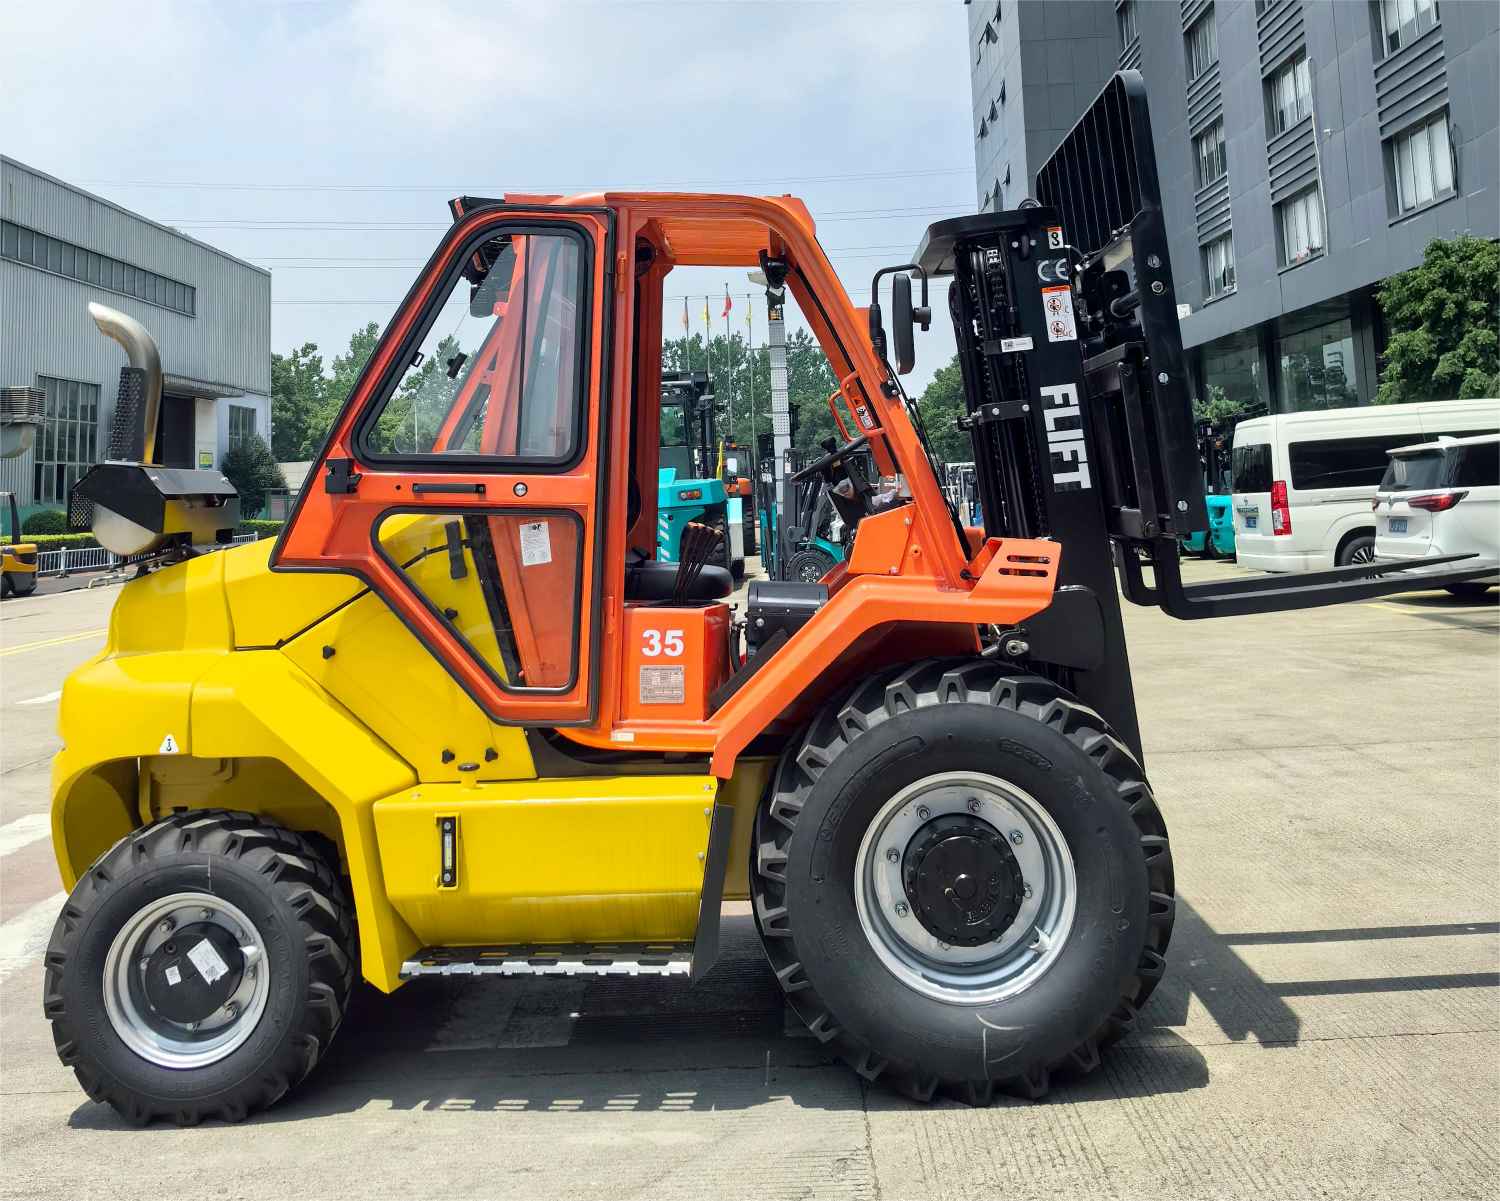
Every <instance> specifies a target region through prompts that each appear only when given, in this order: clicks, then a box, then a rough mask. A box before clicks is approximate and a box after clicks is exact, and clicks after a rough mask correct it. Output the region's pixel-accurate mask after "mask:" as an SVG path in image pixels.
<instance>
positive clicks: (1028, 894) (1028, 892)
mask: <svg viewBox="0 0 1500 1201" xmlns="http://www.w3.org/2000/svg"><path fill="white" fill-rule="evenodd" d="M1024 895H1025V896H1026V897H1028V898H1029V897H1030V896H1031V885H1030V884H1028V885H1027V886H1026V890H1025V894H1024Z"/></svg>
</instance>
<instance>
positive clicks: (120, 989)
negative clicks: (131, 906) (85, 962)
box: [104, 892, 271, 1068]
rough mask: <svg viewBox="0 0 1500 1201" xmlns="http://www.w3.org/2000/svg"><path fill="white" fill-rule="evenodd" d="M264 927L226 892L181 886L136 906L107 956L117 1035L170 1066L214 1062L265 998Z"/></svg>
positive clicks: (254, 1019) (245, 1032) (239, 1038)
mask: <svg viewBox="0 0 1500 1201" xmlns="http://www.w3.org/2000/svg"><path fill="white" fill-rule="evenodd" d="M270 991H271V990H270V977H269V972H268V969H267V964H266V944H265V940H264V939H263V938H262V937H261V935H260V931H258V930H257V929H256V928H255V926H254V925H253V924H252V923H251V922H250V919H249V918H247V917H246V916H245V914H244V913H243V912H242V911H241V910H240V909H239V908H237V907H236V906H234V905H231V904H230V903H229V902H228V901H226V900H224V899H223V898H222V897H216V896H212V895H210V894H208V893H201V892H179V893H173V894H172V895H171V896H167V897H162V898H160V899H159V900H156V901H152V902H151V903H150V904H149V905H146V906H145V907H144V908H142V909H139V910H137V911H136V912H135V913H134V914H132V915H131V917H130V918H129V920H128V921H126V923H125V924H124V925H123V926H122V927H121V928H120V932H119V933H118V934H116V935H115V938H114V941H113V942H112V943H111V944H110V947H109V954H108V956H107V957H106V958H105V962H104V1009H105V1013H106V1014H108V1016H109V1022H110V1025H111V1026H112V1027H114V1031H115V1033H116V1034H118V1035H119V1036H120V1039H121V1041H123V1042H124V1043H125V1045H126V1046H127V1047H129V1048H130V1049H131V1050H132V1051H134V1052H135V1053H136V1054H137V1055H139V1056H140V1057H141V1058H142V1059H146V1060H149V1061H150V1062H151V1063H155V1064H160V1065H161V1066H162V1067H168V1068H200V1067H206V1066H207V1065H209V1064H211V1063H217V1062H218V1061H219V1060H221V1059H223V1058H225V1057H226V1056H227V1055H229V1054H230V1053H232V1052H233V1051H234V1050H235V1048H237V1047H239V1046H240V1045H241V1044H242V1043H244V1041H245V1040H246V1039H247V1038H249V1037H250V1035H251V1033H252V1032H253V1031H254V1030H255V1027H256V1025H257V1023H258V1022H259V1021H260V1019H261V1015H262V1014H263V1013H264V1012H265V1008H266V1000H267V998H268V997H269V996H270Z"/></svg>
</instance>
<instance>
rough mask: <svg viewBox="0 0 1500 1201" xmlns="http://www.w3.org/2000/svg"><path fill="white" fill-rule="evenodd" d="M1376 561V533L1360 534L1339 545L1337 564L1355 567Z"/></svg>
mask: <svg viewBox="0 0 1500 1201" xmlns="http://www.w3.org/2000/svg"><path fill="white" fill-rule="evenodd" d="M1373 562H1375V535H1374V534H1359V535H1356V536H1355V537H1353V538H1350V539H1349V541H1348V542H1346V543H1344V545H1343V546H1341V547H1339V553H1338V561H1337V566H1339V567H1353V566H1355V565H1356V564H1360V563H1373Z"/></svg>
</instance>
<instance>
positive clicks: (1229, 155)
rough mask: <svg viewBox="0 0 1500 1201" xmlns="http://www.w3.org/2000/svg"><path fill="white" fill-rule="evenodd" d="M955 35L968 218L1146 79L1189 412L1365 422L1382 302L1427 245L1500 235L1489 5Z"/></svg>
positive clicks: (1274, 5) (1119, 10) (1308, 10)
mask: <svg viewBox="0 0 1500 1201" xmlns="http://www.w3.org/2000/svg"><path fill="white" fill-rule="evenodd" d="M969 35H970V45H969V56H970V61H971V63H972V64H973V69H972V72H971V77H972V85H973V86H972V92H973V103H974V110H973V120H974V126H973V128H974V139H975V151H974V159H975V164H976V167H977V169H978V173H979V176H978V193H979V201H980V206H981V208H1002V207H1012V208H1013V207H1015V205H1016V204H1018V203H1019V202H1020V201H1021V200H1022V199H1023V198H1024V197H1025V196H1026V195H1027V194H1028V193H1029V192H1030V191H1031V190H1032V189H1033V184H1032V182H1031V181H1033V180H1034V179H1035V176H1036V171H1037V169H1038V168H1039V167H1040V166H1041V164H1042V163H1043V162H1044V161H1045V160H1046V158H1047V157H1048V156H1049V155H1050V154H1051V153H1052V151H1053V150H1054V149H1055V148H1056V146H1057V144H1058V142H1059V141H1060V140H1061V138H1062V137H1063V135H1064V134H1065V133H1066V132H1067V131H1068V130H1069V129H1070V128H1071V127H1072V125H1073V123H1074V122H1075V121H1076V120H1077V119H1078V117H1079V116H1080V115H1081V114H1082V113H1083V111H1084V109H1085V108H1086V107H1087V106H1088V104H1089V102H1090V101H1091V100H1092V99H1093V97H1094V96H1095V95H1096V94H1097V93H1098V91H1099V89H1100V88H1102V87H1103V86H1104V84H1105V82H1106V81H1107V80H1108V79H1109V76H1110V74H1111V73H1112V72H1114V71H1116V70H1120V69H1125V68H1133V69H1136V70H1139V71H1140V72H1141V73H1142V76H1143V78H1144V80H1145V83H1146V88H1147V93H1148V96H1149V100H1150V105H1151V122H1152V130H1153V135H1154V138H1155V142H1156V159H1157V169H1158V173H1159V175H1160V178H1161V183H1162V190H1163V193H1164V197H1165V201H1164V203H1165V208H1166V218H1167V229H1168V232H1169V236H1170V239H1171V241H1170V246H1171V253H1172V271H1173V274H1174V277H1175V279H1176V284H1177V299H1178V301H1179V312H1181V313H1182V314H1183V317H1182V339H1183V344H1184V346H1185V347H1186V348H1187V349H1188V358H1189V362H1190V364H1191V367H1192V370H1193V373H1194V376H1195V383H1196V386H1197V390H1198V392H1199V394H1200V395H1202V396H1205V397H1206V396H1208V395H1209V392H1210V390H1211V389H1214V388H1221V389H1223V390H1224V392H1225V394H1226V395H1227V396H1229V397H1230V398H1232V399H1236V400H1239V401H1241V402H1243V403H1244V404H1245V405H1247V406H1265V407H1266V408H1268V409H1270V410H1271V411H1275V412H1293V411H1296V410H1300V409H1317V408H1332V407H1338V406H1344V405H1353V404H1368V403H1370V401H1371V400H1372V399H1373V398H1374V395H1375V388H1376V385H1377V383H1378V378H1377V376H1378V373H1379V369H1380V356H1381V352H1382V350H1383V349H1384V345H1385V331H1384V329H1383V327H1382V324H1381V319H1380V313H1379V309H1378V305H1377V303H1376V300H1375V292H1376V288H1377V286H1378V285H1379V283H1380V282H1381V281H1382V280H1384V279H1386V278H1387V277H1389V276H1391V275H1394V274H1396V273H1398V272H1400V271H1404V270H1406V269H1407V268H1409V267H1413V266H1416V265H1417V264H1418V263H1420V262H1421V260H1422V252H1423V250H1424V248H1425V247H1426V245H1427V244H1428V242H1430V241H1431V240H1432V239H1433V238H1449V237H1453V236H1455V235H1459V234H1465V233H1467V234H1473V235H1476V236H1479V237H1486V238H1494V237H1497V236H1500V91H1497V81H1500V5H1497V4H1494V3H1462V2H1460V0H1442V2H1441V3H1439V0H1348V2H1343V3H1337V4H1327V3H1312V2H1306V0H1180V2H1175V0H1173V2H1168V0H1154V2H1147V0H1114V2H1110V0H1063V2H1059V3H1047V4H1034V3H1021V2H1019V0H971V2H970V3H969Z"/></svg>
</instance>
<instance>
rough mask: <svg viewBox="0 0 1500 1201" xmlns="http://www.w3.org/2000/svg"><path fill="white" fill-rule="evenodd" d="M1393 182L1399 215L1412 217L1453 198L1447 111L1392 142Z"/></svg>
mask: <svg viewBox="0 0 1500 1201" xmlns="http://www.w3.org/2000/svg"><path fill="white" fill-rule="evenodd" d="M1389 156H1390V178H1391V181H1392V183H1393V184H1394V185H1395V189H1396V211H1397V212H1398V213H1409V212H1411V211H1412V210H1414V209H1419V208H1421V207H1422V206H1423V205H1426V204H1431V203H1432V202H1433V201H1434V200H1441V199H1443V198H1444V197H1446V196H1451V195H1453V152H1452V150H1451V149H1450V148H1449V143H1448V113H1447V111H1446V110H1444V111H1443V112H1440V113H1438V114H1437V116H1435V117H1430V118H1429V119H1427V120H1426V121H1423V122H1422V123H1421V124H1420V125H1414V126H1412V127H1411V128H1410V129H1408V130H1405V131H1403V132H1402V133H1398V134H1397V135H1396V136H1395V137H1394V138H1392V139H1391V141H1390V152H1389Z"/></svg>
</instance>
